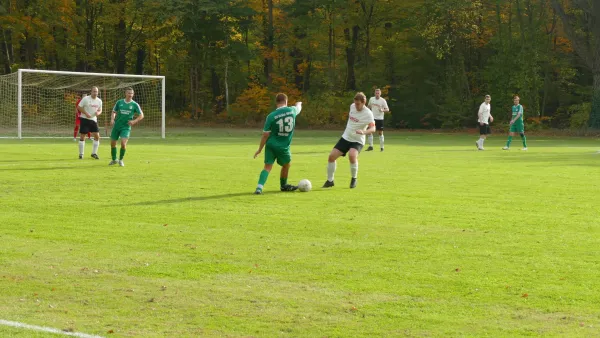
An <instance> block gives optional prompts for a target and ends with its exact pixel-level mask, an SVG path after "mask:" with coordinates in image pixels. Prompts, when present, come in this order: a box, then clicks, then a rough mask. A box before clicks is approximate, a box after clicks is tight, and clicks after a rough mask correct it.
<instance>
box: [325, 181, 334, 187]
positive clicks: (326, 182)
mask: <svg viewBox="0 0 600 338" xmlns="http://www.w3.org/2000/svg"><path fill="white" fill-rule="evenodd" d="M333 186H335V183H333V181H331V182H330V181H325V184H323V188H331V187H333Z"/></svg>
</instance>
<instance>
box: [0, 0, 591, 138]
mask: <svg viewBox="0 0 600 338" xmlns="http://www.w3.org/2000/svg"><path fill="white" fill-rule="evenodd" d="M599 13H600V2H597V1H587V0H585V1H584V0H413V1H405V0H301V1H300V0H18V1H17V0H0V27H1V29H0V30H1V35H0V64H1V66H0V73H4V74H7V73H11V72H14V71H16V70H17V69H19V68H36V69H52V70H70V71H82V72H110V73H131V74H148V75H164V76H166V78H167V106H168V113H169V116H170V117H171V118H177V119H182V120H186V119H191V120H198V121H201V122H211V123H213V122H214V123H233V124H254V123H260V121H262V120H263V119H264V116H265V114H266V113H267V112H268V111H270V110H271V109H272V107H273V94H274V93H276V92H279V91H283V92H286V93H287V94H288V95H289V96H290V97H291V98H292V99H293V100H303V101H304V102H305V103H306V104H305V108H306V110H307V111H306V114H303V115H302V117H301V118H300V119H299V121H298V123H299V124H304V125H305V126H313V127H317V126H325V125H332V124H341V123H344V121H345V118H346V116H345V114H346V113H347V110H348V106H349V104H350V103H351V101H352V100H351V99H352V97H353V95H354V93H355V92H356V91H364V92H366V93H367V95H369V94H371V92H372V91H373V90H374V89H375V88H381V89H382V90H383V92H384V97H386V98H387V99H388V102H389V105H390V108H391V110H392V115H391V117H390V118H388V119H387V121H386V123H387V126H388V127H394V128H464V127H471V126H474V125H475V124H476V112H477V107H478V106H479V104H480V103H481V102H482V100H483V97H484V95H486V94H490V95H492V105H493V109H494V112H495V113H494V116H495V117H497V119H499V120H500V121H504V122H506V121H508V119H509V108H510V105H511V102H512V96H513V95H515V94H518V95H520V96H521V102H522V103H523V105H524V106H525V108H526V118H527V120H528V122H527V123H528V126H529V128H550V127H552V128H571V129H584V128H588V127H592V128H596V129H599V128H600V57H599V56H600V55H598V54H599V53H600V14H599Z"/></svg>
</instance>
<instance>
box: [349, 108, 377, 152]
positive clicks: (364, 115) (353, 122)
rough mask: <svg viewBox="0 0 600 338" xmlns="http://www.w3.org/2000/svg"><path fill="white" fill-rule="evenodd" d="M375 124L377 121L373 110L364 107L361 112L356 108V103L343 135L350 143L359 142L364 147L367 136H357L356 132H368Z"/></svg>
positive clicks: (351, 109) (351, 110)
mask: <svg viewBox="0 0 600 338" xmlns="http://www.w3.org/2000/svg"><path fill="white" fill-rule="evenodd" d="M371 123H375V119H374V118H373V112H372V111H371V109H369V108H367V106H364V107H363V109H362V110H361V111H358V110H356V106H355V105H354V103H353V104H352V105H351V106H350V112H349V113H348V124H347V125H346V130H345V131H344V134H343V135H342V138H344V139H345V140H346V141H348V142H358V143H360V144H362V145H364V144H365V135H360V134H357V133H356V131H357V130H359V129H361V130H363V131H364V130H367V129H368V127H369V124H371Z"/></svg>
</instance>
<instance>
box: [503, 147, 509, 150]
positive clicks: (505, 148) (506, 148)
mask: <svg viewBox="0 0 600 338" xmlns="http://www.w3.org/2000/svg"><path fill="white" fill-rule="evenodd" d="M509 149H510V148H509V147H504V148H502V150H509Z"/></svg>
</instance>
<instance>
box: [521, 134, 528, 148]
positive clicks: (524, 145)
mask: <svg viewBox="0 0 600 338" xmlns="http://www.w3.org/2000/svg"><path fill="white" fill-rule="evenodd" d="M521 141H523V148H527V137H525V135H521Z"/></svg>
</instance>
